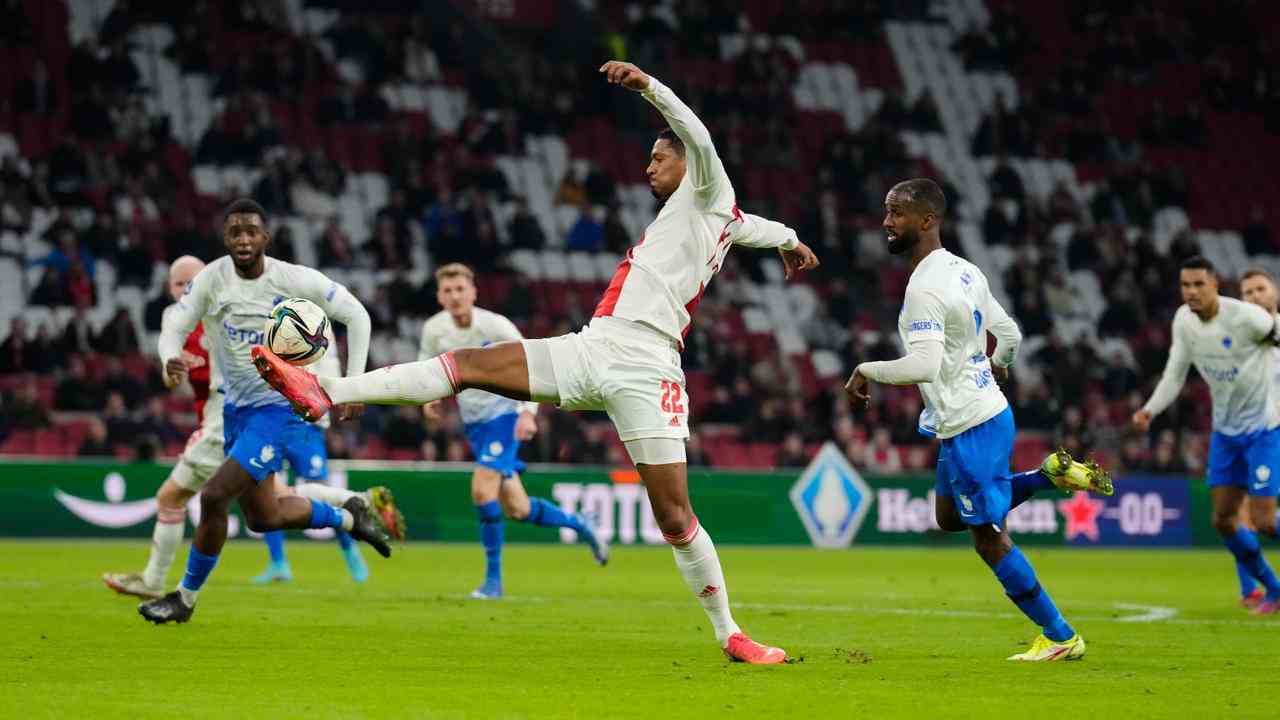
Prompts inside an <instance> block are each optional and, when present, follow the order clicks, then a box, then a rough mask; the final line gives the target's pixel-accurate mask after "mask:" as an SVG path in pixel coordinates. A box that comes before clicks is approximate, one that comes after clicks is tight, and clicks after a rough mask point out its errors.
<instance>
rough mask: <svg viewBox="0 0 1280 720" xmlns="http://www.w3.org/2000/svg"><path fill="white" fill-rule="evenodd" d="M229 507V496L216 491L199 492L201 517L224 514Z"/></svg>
mask: <svg viewBox="0 0 1280 720" xmlns="http://www.w3.org/2000/svg"><path fill="white" fill-rule="evenodd" d="M230 509H231V498H229V497H223V496H221V495H219V494H217V493H208V492H204V493H200V514H201V516H203V517H215V516H218V515H226V514H227V512H228V511H229V510H230Z"/></svg>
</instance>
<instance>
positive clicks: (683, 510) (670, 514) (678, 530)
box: [653, 503, 693, 537]
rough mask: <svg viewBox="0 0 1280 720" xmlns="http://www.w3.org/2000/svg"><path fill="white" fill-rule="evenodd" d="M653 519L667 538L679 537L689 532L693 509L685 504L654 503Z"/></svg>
mask: <svg viewBox="0 0 1280 720" xmlns="http://www.w3.org/2000/svg"><path fill="white" fill-rule="evenodd" d="M653 518H654V520H657V522H658V529H660V530H662V534H663V535H666V536H668V537H679V536H682V535H684V534H685V533H686V532H688V530H689V526H690V525H692V524H693V508H691V507H689V505H688V504H686V503H656V504H655V505H654V506H653Z"/></svg>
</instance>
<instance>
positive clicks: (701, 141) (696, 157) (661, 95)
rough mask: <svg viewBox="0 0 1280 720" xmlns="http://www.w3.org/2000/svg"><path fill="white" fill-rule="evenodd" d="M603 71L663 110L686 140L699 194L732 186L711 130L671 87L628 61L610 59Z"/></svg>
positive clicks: (690, 169)
mask: <svg viewBox="0 0 1280 720" xmlns="http://www.w3.org/2000/svg"><path fill="white" fill-rule="evenodd" d="M600 72H601V73H603V74H604V76H605V78H606V79H607V80H608V81H609V82H611V83H613V84H615V85H621V86H623V87H625V88H627V89H628V90H635V91H636V92H638V93H640V95H641V96H642V97H644V99H645V100H648V101H649V104H650V105H653V106H654V107H655V108H657V109H658V112H660V113H662V117H663V118H665V119H666V121H667V124H668V125H670V126H671V129H672V130H673V131H674V132H675V134H676V137H679V138H680V141H681V142H683V143H684V155H685V162H686V168H687V172H688V173H689V181H690V182H691V183H692V184H693V189H694V190H695V191H696V192H697V193H698V194H699V195H701V196H704V197H712V196H714V195H715V194H716V193H717V192H718V191H720V190H722V189H725V188H728V187H730V185H729V176H728V175H726V174H725V171H724V164H723V163H721V162H720V156H719V155H717V154H716V147H715V143H713V142H712V141H711V132H710V131H708V130H707V126H706V125H703V124H702V121H701V120H699V119H698V116H697V115H695V114H694V112H693V110H691V109H690V108H689V106H688V105H685V104H684V101H683V100H681V99H680V98H679V97H677V96H676V94H675V93H674V92H672V91H671V88H669V87H667V86H666V85H663V84H662V83H661V82H659V80H658V79H657V78H655V77H653V76H652V75H648V74H646V73H645V72H644V71H643V70H641V69H640V68H638V67H636V66H635V65H632V64H631V63H629V62H622V61H619V60H610V61H609V62H607V63H605V64H604V65H602V66H601V67H600Z"/></svg>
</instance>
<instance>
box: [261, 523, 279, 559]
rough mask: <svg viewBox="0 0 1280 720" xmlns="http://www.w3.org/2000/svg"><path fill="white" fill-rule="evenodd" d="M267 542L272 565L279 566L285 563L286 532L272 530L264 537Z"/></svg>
mask: <svg viewBox="0 0 1280 720" xmlns="http://www.w3.org/2000/svg"><path fill="white" fill-rule="evenodd" d="M262 539H263V540H266V541H267V552H269V553H271V564H272V565H279V564H281V563H283V562H284V531H283V530H272V531H271V532H268V533H267V534H266V535H263V536H262Z"/></svg>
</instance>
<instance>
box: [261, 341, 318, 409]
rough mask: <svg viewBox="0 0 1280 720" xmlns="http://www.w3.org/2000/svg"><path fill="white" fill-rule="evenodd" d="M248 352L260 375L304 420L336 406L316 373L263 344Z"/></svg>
mask: <svg viewBox="0 0 1280 720" xmlns="http://www.w3.org/2000/svg"><path fill="white" fill-rule="evenodd" d="M249 352H250V355H251V356H252V357H253V365H254V367H256V368H257V369H258V374H259V375H261V376H262V379H263V380H266V381H267V384H268V385H270V386H271V387H273V388H275V389H276V392H278V393H280V394H281V395H283V396H285V398H287V399H288V400H289V402H290V403H291V404H292V405H293V411H294V412H295V413H297V414H298V416H299V417H301V418H302V419H303V420H307V421H309V422H315V421H316V420H319V419H320V418H321V417H322V416H323V415H324V414H325V413H327V412H329V408H331V407H333V401H332V400H330V399H329V394H328V393H326V392H325V391H324V388H322V387H320V381H319V380H317V379H316V376H315V375H313V374H311V373H309V372H307V371H306V370H303V369H302V368H299V367H294V366H293V365H290V364H289V363H287V362H285V361H284V360H281V359H280V357H279V356H278V355H276V354H275V353H273V352H271V350H269V349H268V348H265V347H263V346H262V345H254V346H253V348H252V349H251V350H250V351H249Z"/></svg>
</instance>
